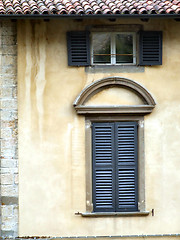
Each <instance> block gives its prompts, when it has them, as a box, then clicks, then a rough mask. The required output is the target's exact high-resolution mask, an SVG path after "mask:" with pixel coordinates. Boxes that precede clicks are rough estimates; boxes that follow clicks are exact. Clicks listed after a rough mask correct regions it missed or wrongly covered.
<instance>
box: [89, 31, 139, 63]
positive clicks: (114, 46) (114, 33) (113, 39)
mask: <svg viewBox="0 0 180 240" xmlns="http://www.w3.org/2000/svg"><path fill="white" fill-rule="evenodd" d="M98 33H99V34H101V33H109V34H110V35H111V43H110V44H111V54H113V55H111V63H94V56H93V41H92V39H93V34H98ZM117 34H122V35H128V34H131V35H132V37H133V62H132V63H116V56H115V55H114V54H116V38H115V36H116V35H117ZM91 36H92V37H91V43H92V44H91V64H92V65H136V55H137V54H136V49H137V48H136V42H137V40H136V39H137V38H136V33H135V32H93V33H92V35H91Z"/></svg>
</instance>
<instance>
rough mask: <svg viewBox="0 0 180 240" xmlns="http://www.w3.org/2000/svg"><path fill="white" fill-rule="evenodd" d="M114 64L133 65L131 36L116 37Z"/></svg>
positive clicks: (121, 35) (119, 35)
mask: <svg viewBox="0 0 180 240" xmlns="http://www.w3.org/2000/svg"><path fill="white" fill-rule="evenodd" d="M116 54H120V55H116V63H133V36H132V34H117V35H116Z"/></svg>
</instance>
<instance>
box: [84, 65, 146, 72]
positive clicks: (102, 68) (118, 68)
mask: <svg viewBox="0 0 180 240" xmlns="http://www.w3.org/2000/svg"><path fill="white" fill-rule="evenodd" d="M85 72H86V73H102V72H103V73H137V72H144V67H143V66H137V65H92V66H89V67H86V68H85Z"/></svg>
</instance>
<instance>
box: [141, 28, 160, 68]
mask: <svg viewBox="0 0 180 240" xmlns="http://www.w3.org/2000/svg"><path fill="white" fill-rule="evenodd" d="M139 44H140V45H139V65H161V64H162V32H159V31H144V32H143V31H141V32H140V38H139Z"/></svg>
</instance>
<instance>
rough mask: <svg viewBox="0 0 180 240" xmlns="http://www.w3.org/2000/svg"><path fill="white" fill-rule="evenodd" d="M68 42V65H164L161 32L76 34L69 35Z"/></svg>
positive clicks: (81, 32)
mask: <svg viewBox="0 0 180 240" xmlns="http://www.w3.org/2000/svg"><path fill="white" fill-rule="evenodd" d="M136 36H138V37H137V39H138V41H137V40H136ZM67 40H68V44H67V46H68V65H69V66H91V65H103V66H104V65H110V66H114V65H121V64H123V65H128V64H129V65H133V64H134V65H135V64H136V65H141V66H144V65H161V64H162V32H160V31H153V32H152V31H140V32H138V33H137V32H134V33H132V32H93V33H90V32H89V31H80V32H76V31H73V32H68V33H67ZM136 46H138V48H137V49H136Z"/></svg>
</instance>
